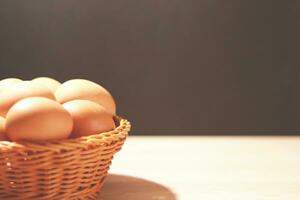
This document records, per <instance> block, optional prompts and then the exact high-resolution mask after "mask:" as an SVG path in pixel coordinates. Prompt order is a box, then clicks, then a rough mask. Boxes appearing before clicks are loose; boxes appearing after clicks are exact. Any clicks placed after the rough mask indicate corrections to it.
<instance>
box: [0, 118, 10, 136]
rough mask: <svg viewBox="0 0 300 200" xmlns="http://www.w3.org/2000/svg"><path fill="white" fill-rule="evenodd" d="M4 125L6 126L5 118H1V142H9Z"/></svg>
mask: <svg viewBox="0 0 300 200" xmlns="http://www.w3.org/2000/svg"><path fill="white" fill-rule="evenodd" d="M4 125H5V119H4V118H3V117H0V141H7V140H8V138H7V136H6V133H5V128H4Z"/></svg>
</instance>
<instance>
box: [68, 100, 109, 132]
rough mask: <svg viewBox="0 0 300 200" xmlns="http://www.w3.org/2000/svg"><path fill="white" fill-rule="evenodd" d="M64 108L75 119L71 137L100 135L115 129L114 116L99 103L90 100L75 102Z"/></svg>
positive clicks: (70, 102)
mask: <svg viewBox="0 0 300 200" xmlns="http://www.w3.org/2000/svg"><path fill="white" fill-rule="evenodd" d="M63 107H64V108H65V109H66V110H67V111H68V112H69V113H70V114H71V116H72V119H73V123H74V125H73V130H72V134H71V137H81V136H88V135H92V134H98V133H102V132H107V131H111V130H113V129H114V128H115V123H114V120H113V116H112V114H110V113H108V112H106V110H105V109H104V107H103V106H101V105H99V104H97V103H94V102H92V101H89V100H73V101H69V102H67V103H65V104H63Z"/></svg>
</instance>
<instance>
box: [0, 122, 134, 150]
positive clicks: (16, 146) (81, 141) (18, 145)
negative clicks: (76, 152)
mask: <svg viewBox="0 0 300 200" xmlns="http://www.w3.org/2000/svg"><path fill="white" fill-rule="evenodd" d="M114 119H115V121H117V122H118V123H119V125H118V126H117V127H116V128H115V129H114V130H112V131H108V132H102V133H98V134H93V135H89V136H83V137H79V138H67V139H62V140H59V141H56V140H54V141H47V142H11V141H0V153H1V152H2V153H4V152H5V153H7V152H8V151H15V150H17V151H45V150H47V151H49V150H50V151H63V150H71V149H74V148H89V146H95V145H96V146H100V145H104V146H108V145H111V144H112V143H116V142H118V141H120V140H123V139H124V138H126V137H127V136H128V132H129V131H130V128H131V124H130V122H129V121H128V120H126V119H125V118H122V117H120V116H115V117H114Z"/></svg>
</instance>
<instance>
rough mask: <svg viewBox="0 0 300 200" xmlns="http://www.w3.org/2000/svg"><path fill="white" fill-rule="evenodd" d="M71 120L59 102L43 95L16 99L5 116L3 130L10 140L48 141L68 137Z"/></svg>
mask: <svg viewBox="0 0 300 200" xmlns="http://www.w3.org/2000/svg"><path fill="white" fill-rule="evenodd" d="M72 127H73V120H72V117H71V115H70V114H69V112H67V111H66V110H65V109H64V108H63V107H62V105H61V104H59V103H58V102H56V101H53V100H51V99H48V98H44V97H30V98H26V99H23V100H20V101H18V102H17V103H16V104H15V105H13V106H12V107H11V109H10V110H9V112H8V113H7V116H6V123H5V130H6V133H7V135H8V137H9V138H10V139H11V140H12V141H33V142H40V141H50V140H59V139H65V138H68V137H69V135H70V134H71V131H72Z"/></svg>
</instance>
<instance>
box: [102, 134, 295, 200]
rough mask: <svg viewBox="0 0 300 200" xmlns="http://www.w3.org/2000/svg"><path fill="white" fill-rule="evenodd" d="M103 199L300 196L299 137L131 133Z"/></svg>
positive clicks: (284, 199)
mask: <svg viewBox="0 0 300 200" xmlns="http://www.w3.org/2000/svg"><path fill="white" fill-rule="evenodd" d="M98 199H101V200H300V137H250V136H249V137H248V136H244V137H237V136H211V137H209V136H199V137H194V136H190V137H154V136H153V137H151V136H148V137H144V136H135V137H134V136H131V137H129V139H128V140H127V141H126V144H125V145H124V146H123V149H122V150H121V152H119V153H118V154H117V155H116V156H115V158H114V160H113V164H112V166H111V170H110V175H109V176H108V178H107V179H106V182H105V184H104V186H103V189H102V191H101V193H100V195H99V198H98Z"/></svg>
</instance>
